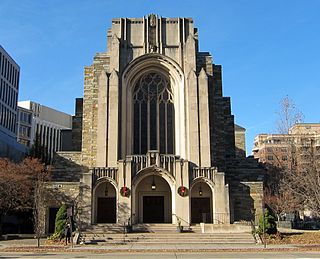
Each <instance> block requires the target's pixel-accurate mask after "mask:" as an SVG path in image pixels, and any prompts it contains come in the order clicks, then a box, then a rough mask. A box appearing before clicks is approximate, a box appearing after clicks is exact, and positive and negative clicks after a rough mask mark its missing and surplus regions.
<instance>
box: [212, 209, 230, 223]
mask: <svg viewBox="0 0 320 259" xmlns="http://www.w3.org/2000/svg"><path fill="white" fill-rule="evenodd" d="M229 223H230V213H219V212H214V213H213V224H229Z"/></svg>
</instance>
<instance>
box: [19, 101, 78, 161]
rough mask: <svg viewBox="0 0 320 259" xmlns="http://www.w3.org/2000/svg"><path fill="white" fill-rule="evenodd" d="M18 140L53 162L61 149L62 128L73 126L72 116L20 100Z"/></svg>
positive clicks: (44, 158)
mask: <svg viewBox="0 0 320 259" xmlns="http://www.w3.org/2000/svg"><path fill="white" fill-rule="evenodd" d="M18 111H19V113H18V114H19V116H18V141H19V142H20V143H22V144H24V145H26V146H27V147H29V148H30V149H31V150H33V151H34V152H38V153H42V154H39V155H41V156H42V158H43V160H45V161H46V162H47V163H51V162H52V158H53V155H54V152H56V151H59V150H61V130H64V129H71V128H72V116H71V115H69V114H66V113H64V112H61V111H57V110H55V109H52V108H49V107H47V106H45V105H41V104H39V103H36V102H32V101H21V102H18Z"/></svg>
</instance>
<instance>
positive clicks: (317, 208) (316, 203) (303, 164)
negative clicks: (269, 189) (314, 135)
mask: <svg viewBox="0 0 320 259" xmlns="http://www.w3.org/2000/svg"><path fill="white" fill-rule="evenodd" d="M316 153H320V146H316V145H314V140H312V139H311V140H310V141H309V144H308V145H303V146H300V147H299V148H298V151H297V152H295V154H294V160H293V161H294V165H293V166H292V168H290V169H287V170H286V171H285V173H284V177H283V179H282V181H281V185H280V190H281V192H289V193H291V194H292V196H294V197H296V198H297V199H298V200H300V202H301V207H302V209H303V210H309V211H311V212H312V213H313V215H314V216H317V217H320V187H319V186H320V164H319V162H318V159H317V155H316Z"/></svg>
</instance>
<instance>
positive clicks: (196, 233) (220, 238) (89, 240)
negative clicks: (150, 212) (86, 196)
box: [80, 224, 255, 246]
mask: <svg viewBox="0 0 320 259" xmlns="http://www.w3.org/2000/svg"><path fill="white" fill-rule="evenodd" d="M118 227H119V226H118ZM107 229H111V226H104V227H102V226H99V227H97V226H95V228H94V229H92V230H90V231H85V232H83V233H82V235H81V239H80V240H81V243H84V244H96V245H119V244H135V245H159V244H161V245H185V246H188V245H201V244H203V245H206V244H230V245H231V244H251V245H252V244H255V241H254V238H253V236H252V234H251V233H250V232H234V233H233V232H230V231H229V232H228V233H227V232H226V233H223V232H219V233H201V229H200V226H199V225H195V226H191V228H190V229H186V230H185V231H183V232H182V233H178V232H177V231H176V226H175V225H172V224H138V225H135V226H133V232H132V233H127V234H125V233H124V232H123V227H122V229H120V228H116V231H120V230H122V232H121V231H120V232H116V231H113V232H108V231H104V230H107Z"/></svg>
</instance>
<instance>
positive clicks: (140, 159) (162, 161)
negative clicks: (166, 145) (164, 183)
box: [130, 151, 177, 177]
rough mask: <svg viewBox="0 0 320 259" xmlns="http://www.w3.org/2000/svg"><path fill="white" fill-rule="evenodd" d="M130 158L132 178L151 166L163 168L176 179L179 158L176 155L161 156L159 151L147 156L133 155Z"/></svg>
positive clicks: (150, 152)
mask: <svg viewBox="0 0 320 259" xmlns="http://www.w3.org/2000/svg"><path fill="white" fill-rule="evenodd" d="M130 158H131V166H132V168H131V169H132V177H134V176H135V175H136V174H137V173H138V172H139V171H140V170H142V169H144V168H147V167H150V166H157V167H160V168H163V169H165V170H166V171H168V172H169V173H170V174H171V175H172V176H173V177H175V162H176V160H177V157H176V156H174V155H160V154H159V152H158V151H149V152H148V153H147V155H133V156H131V157H130Z"/></svg>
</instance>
